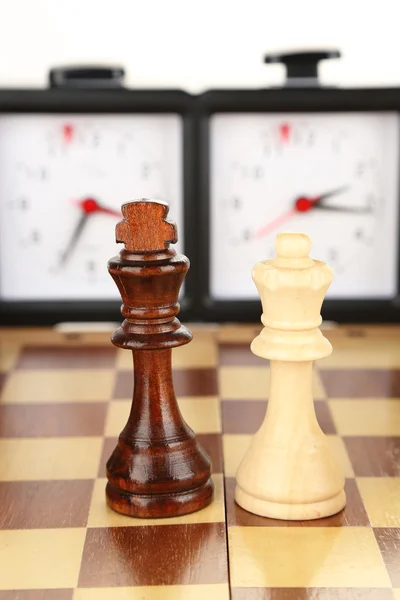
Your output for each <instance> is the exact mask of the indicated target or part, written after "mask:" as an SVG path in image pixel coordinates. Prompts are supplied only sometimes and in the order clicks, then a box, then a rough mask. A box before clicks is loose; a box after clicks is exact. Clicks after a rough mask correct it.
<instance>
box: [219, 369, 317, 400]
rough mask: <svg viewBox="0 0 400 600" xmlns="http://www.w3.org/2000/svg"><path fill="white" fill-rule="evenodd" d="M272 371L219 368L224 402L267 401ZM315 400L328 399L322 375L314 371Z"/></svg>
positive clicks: (313, 391) (313, 387) (313, 388)
mask: <svg viewBox="0 0 400 600" xmlns="http://www.w3.org/2000/svg"><path fill="white" fill-rule="evenodd" d="M269 385H270V370H269V367H268V366H267V363H266V365H265V367H263V366H255V367H254V366H237V365H232V366H231V365H229V366H221V367H220V368H219V386H220V395H221V398H222V399H223V400H266V399H267V398H268V394H269ZM312 393H313V396H314V398H318V399H323V398H326V392H325V389H324V387H323V384H322V381H321V378H320V375H319V373H318V371H317V369H314V370H313V380H312Z"/></svg>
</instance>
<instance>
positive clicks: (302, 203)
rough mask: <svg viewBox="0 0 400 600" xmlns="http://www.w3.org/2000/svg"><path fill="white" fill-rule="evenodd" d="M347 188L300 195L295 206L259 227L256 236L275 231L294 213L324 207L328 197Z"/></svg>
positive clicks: (259, 236)
mask: <svg viewBox="0 0 400 600" xmlns="http://www.w3.org/2000/svg"><path fill="white" fill-rule="evenodd" d="M347 189H348V188H347V187H342V188H338V189H336V190H332V191H330V192H326V193H325V194H320V195H319V196H313V197H311V196H299V197H298V198H296V200H295V201H294V203H293V208H291V209H290V210H288V211H287V212H285V213H283V215H280V216H279V217H277V218H276V219H274V220H273V221H271V222H270V223H267V225H265V226H264V227H262V228H261V229H259V230H258V231H257V232H256V235H255V237H256V238H261V237H263V236H264V235H267V234H268V233H270V232H271V231H273V230H274V229H276V228H277V227H279V226H280V225H282V223H284V222H285V221H288V220H289V219H291V218H292V217H294V215H296V214H297V213H300V212H308V211H309V210H311V209H312V208H316V207H318V206H319V207H320V208H322V206H321V203H322V202H323V201H324V200H326V199H327V198H331V197H332V196H336V195H337V194H341V193H342V192H344V191H345V190H347ZM343 210H344V211H345V210H346V209H345V208H343Z"/></svg>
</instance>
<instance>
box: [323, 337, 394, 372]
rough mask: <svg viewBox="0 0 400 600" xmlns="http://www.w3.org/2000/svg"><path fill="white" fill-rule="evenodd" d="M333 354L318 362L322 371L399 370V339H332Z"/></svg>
mask: <svg viewBox="0 0 400 600" xmlns="http://www.w3.org/2000/svg"><path fill="white" fill-rule="evenodd" d="M331 341H332V344H333V352H332V354H331V355H330V356H328V357H327V358H323V359H322V360H320V361H318V366H319V367H320V368H321V369H380V368H387V369H398V368H400V344H399V340H398V339H397V338H390V337H389V338H388V337H378V338H377V337H372V338H362V340H360V338H357V337H355V338H350V337H338V338H337V339H335V338H334V339H332V340H331Z"/></svg>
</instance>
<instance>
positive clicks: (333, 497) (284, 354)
mask: <svg viewBox="0 0 400 600" xmlns="http://www.w3.org/2000/svg"><path fill="white" fill-rule="evenodd" d="M275 245H276V251H277V257H276V258H274V259H273V260H269V261H262V262H259V263H257V264H256V265H255V267H254V268H253V279H254V282H255V284H256V286H257V289H258V291H259V293H260V296H261V302H262V307H263V315H262V319H261V320H262V323H263V324H264V326H265V327H264V329H263V330H262V332H261V333H260V335H258V336H257V337H256V338H255V339H254V340H253V342H252V344H251V351H252V352H253V353H254V354H256V355H257V356H260V357H262V358H266V359H269V360H270V361H271V362H270V371H271V382H270V393H269V402H268V409H267V412H266V416H265V419H264V420H263V422H262V424H261V427H260V428H259V430H258V431H257V433H256V434H255V435H254V437H253V439H252V442H251V444H250V447H249V449H248V450H247V452H246V454H245V456H244V458H243V460H242V462H241V463H240V465H239V468H238V470H237V475H236V480H237V486H236V490H235V500H236V502H237V503H238V504H239V505H240V506H241V507H242V508H244V509H245V510H248V511H249V512H252V513H255V514H258V515H261V516H264V517H270V518H274V519H285V520H286V519H290V520H292V519H294V520H306V519H319V518H323V517H328V516H330V515H333V514H335V513H338V512H339V511H340V510H342V509H343V507H344V506H345V503H346V496H345V493H344V477H343V474H342V473H341V471H340V468H339V466H338V465H337V464H336V460H335V457H334V456H333V454H332V451H331V448H330V445H329V442H328V439H327V437H326V435H325V434H324V433H323V431H322V430H321V428H320V426H319V424H318V421H317V417H316V412H315V406H314V402H313V394H312V380H313V371H312V367H313V360H316V359H318V358H323V357H324V356H328V355H329V354H330V353H331V352H332V346H331V344H330V343H329V341H328V340H327V339H326V338H324V337H323V335H322V333H321V331H320V330H319V329H318V326H319V325H320V324H321V315H320V310H321V305H322V301H323V298H324V296H325V293H326V291H327V289H328V287H329V285H330V283H331V281H332V271H331V269H330V268H329V266H328V265H326V264H325V263H321V262H319V261H314V260H312V259H311V258H309V256H308V253H309V252H310V250H311V241H310V239H309V238H308V237H307V236H306V235H304V234H300V233H287V234H279V235H278V236H277V238H276V244H275ZM332 425H333V423H332Z"/></svg>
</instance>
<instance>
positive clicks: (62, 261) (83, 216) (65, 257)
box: [58, 212, 90, 268]
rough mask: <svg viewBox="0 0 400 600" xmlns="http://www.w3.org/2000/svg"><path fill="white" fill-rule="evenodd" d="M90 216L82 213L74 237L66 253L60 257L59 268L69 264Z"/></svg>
mask: <svg viewBox="0 0 400 600" xmlns="http://www.w3.org/2000/svg"><path fill="white" fill-rule="evenodd" d="M89 214H90V213H85V212H84V213H82V214H81V216H80V217H79V221H78V223H77V225H76V227H75V229H74V231H73V233H72V236H71V238H70V240H69V242H68V245H67V247H66V248H65V250H64V252H63V253H62V254H61V257H60V261H59V263H58V266H59V268H62V267H64V266H65V263H66V262H67V260H68V258H69V257H70V256H71V253H72V251H73V250H74V248H75V246H76V244H77V242H78V240H79V238H80V237H81V235H82V231H83V230H84V228H85V225H86V223H87V221H88V219H89Z"/></svg>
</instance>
